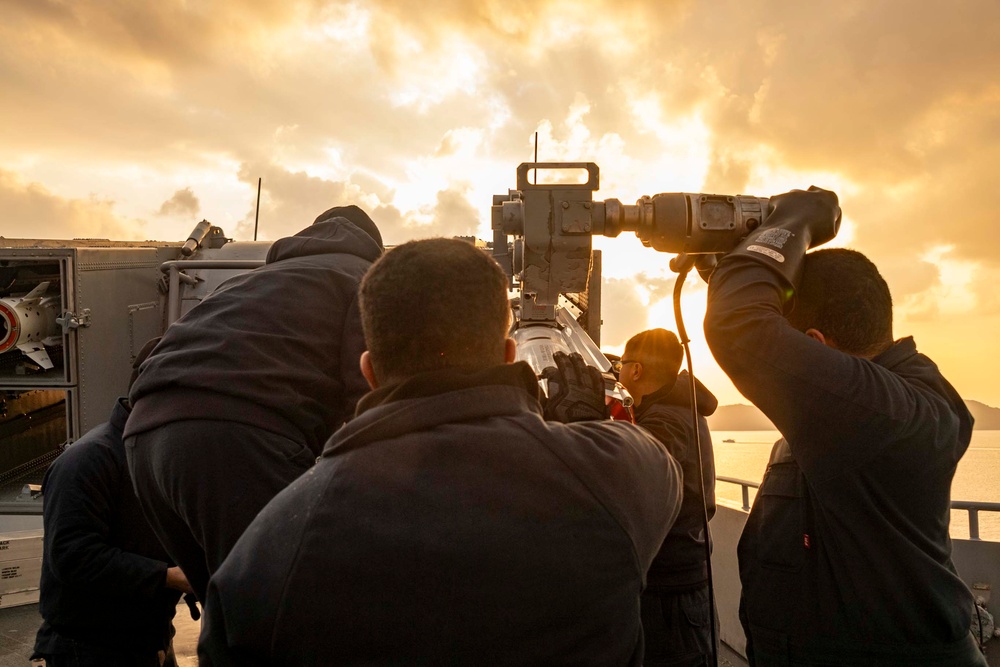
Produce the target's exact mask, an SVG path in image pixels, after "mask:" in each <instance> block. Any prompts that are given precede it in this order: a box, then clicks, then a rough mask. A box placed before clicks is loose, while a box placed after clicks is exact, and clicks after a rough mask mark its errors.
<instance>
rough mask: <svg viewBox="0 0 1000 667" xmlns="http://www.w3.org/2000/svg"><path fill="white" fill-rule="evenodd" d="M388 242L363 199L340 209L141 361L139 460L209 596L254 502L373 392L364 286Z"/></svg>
mask: <svg viewBox="0 0 1000 667" xmlns="http://www.w3.org/2000/svg"><path fill="white" fill-rule="evenodd" d="M381 253H382V238H381V236H380V235H379V232H378V229H377V228H376V227H375V224H374V223H373V222H372V221H371V219H370V218H369V217H368V216H367V215H366V214H365V213H364V212H363V211H362V210H361V209H359V208H358V207H356V206H347V207H337V208H334V209H330V210H329V211H327V212H326V213H324V214H323V215H321V216H320V217H319V218H317V221H316V222H315V223H314V224H313V225H312V226H310V227H308V228H306V229H304V230H302V231H301V232H299V233H298V234H296V235H295V236H292V237H288V238H283V239H279V240H277V241H275V242H274V244H273V245H272V246H271V248H270V251H269V252H268V254H267V260H266V264H265V265H264V266H263V267H261V268H259V269H256V270H254V271H250V272H248V273H244V274H242V275H239V276H236V277H234V278H231V279H229V280H227V281H226V282H224V283H223V284H222V285H220V286H219V288H218V289H216V290H215V292H213V293H212V294H211V295H210V296H209V297H208V298H206V299H205V300H204V301H202V302H201V303H200V304H199V305H198V306H196V307H195V308H193V309H192V310H191V311H190V312H188V313H187V314H186V315H185V316H184V317H182V318H181V319H180V320H178V321H177V322H175V323H174V324H173V325H171V326H170V328H169V329H168V330H167V332H166V333H165V334H164V336H163V340H162V341H160V344H159V345H158V346H157V347H156V349H155V350H154V351H153V353H152V355H151V356H150V357H149V359H147V360H146V361H145V363H144V364H143V365H142V367H141V369H140V374H139V378H138V380H137V381H136V383H135V385H134V387H133V388H132V392H131V395H130V398H131V400H132V404H133V412H132V416H131V417H130V418H129V421H128V424H127V426H126V428H125V438H126V441H125V442H126V445H127V447H128V450H127V451H128V456H129V469H130V471H131V473H132V478H133V482H134V483H135V488H136V493H137V495H138V497H139V501H140V502H141V503H142V505H143V510H144V511H145V512H146V514H147V516H148V517H149V519H150V523H151V524H152V526H153V529H154V530H155V531H156V534H157V535H158V536H159V537H160V539H161V540H162V542H163V545H164V546H165V547H166V548H167V552H168V553H170V555H171V556H172V557H173V558H174V560H175V561H176V562H177V563H178V564H179V565H180V566H181V568H182V569H183V570H184V572H185V573H186V574H187V575H188V579H189V580H190V581H191V585H192V587H193V588H194V590H195V593H197V595H198V597H199V599H202V600H204V596H205V589H206V587H207V585H208V578H209V576H210V575H211V573H212V572H214V571H215V569H216V568H217V567H218V566H219V565H220V564H221V563H222V561H223V559H224V558H225V556H226V554H227V553H229V549H230V548H232V546H233V544H235V543H236V540H237V539H238V538H239V536H240V535H241V534H242V532H243V530H244V529H245V528H246V526H247V525H249V523H250V521H251V520H253V518H254V516H256V514H257V512H258V511H260V509H261V508H262V507H263V506H264V505H265V504H267V502H268V501H269V500H270V499H271V498H272V497H274V495H275V494H276V493H278V491H280V490H281V489H283V488H285V487H286V486H287V485H288V484H289V483H290V482H291V481H292V480H293V479H295V478H296V477H298V476H299V475H301V474H302V473H303V472H305V471H306V470H307V469H308V468H309V467H310V466H311V465H312V464H313V463H314V461H315V460H316V457H317V456H318V455H319V453H320V452H321V451H322V448H323V443H324V442H326V439H327V438H328V437H329V436H330V434H331V433H332V432H333V431H334V430H335V429H336V428H337V427H339V426H340V425H341V424H342V423H343V422H344V421H345V420H346V419H347V418H348V417H350V415H351V414H352V412H353V410H354V405H355V403H356V402H357V400H358V398H359V397H360V396H362V395H363V394H364V393H365V391H366V389H367V384H366V383H365V380H364V378H363V376H362V375H361V372H360V370H359V369H358V357H359V356H360V355H361V352H362V351H364V349H365V345H364V336H363V334H362V331H361V320H360V316H359V312H358V303H357V290H358V284H359V282H360V280H361V276H362V275H364V273H365V271H366V270H367V269H368V267H369V266H370V265H371V263H372V262H373V261H374V260H375V259H376V258H378V256H379V255H381Z"/></svg>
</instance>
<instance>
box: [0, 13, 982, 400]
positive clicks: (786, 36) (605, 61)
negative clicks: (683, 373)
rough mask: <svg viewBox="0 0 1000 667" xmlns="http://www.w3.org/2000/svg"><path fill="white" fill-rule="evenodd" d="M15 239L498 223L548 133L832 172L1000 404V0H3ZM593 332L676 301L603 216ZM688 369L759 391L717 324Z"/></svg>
mask: <svg viewBox="0 0 1000 667" xmlns="http://www.w3.org/2000/svg"><path fill="white" fill-rule="evenodd" d="M0 15H2V16H3V20H2V21H0V235H3V236H6V237H48V238H72V237H104V238H113V239H159V240H178V241H179V240H183V239H184V238H186V235H187V233H188V232H189V231H190V230H191V228H192V227H193V226H194V223H195V222H197V221H198V220H200V219H202V218H207V219H209V220H211V221H212V222H213V223H215V224H217V225H220V226H221V227H223V229H225V231H226V232H227V234H228V235H229V236H231V237H233V238H235V239H237V240H249V239H250V238H251V237H252V234H253V231H252V230H253V208H254V199H255V196H256V186H257V179H258V177H261V178H263V195H262V203H261V222H260V226H261V232H260V235H261V238H263V239H274V238H278V237H280V236H283V235H287V234H290V233H294V232H295V231H298V230H299V229H301V228H302V227H304V226H306V225H307V224H309V223H310V222H311V221H312V220H313V218H314V217H315V216H316V214H317V213H319V212H320V211H322V210H324V209H326V208H329V207H330V206H334V205H337V204H346V203H356V204H359V205H360V206H362V207H363V208H365V209H366V210H368V211H369V212H370V213H371V215H372V217H373V218H374V219H375V221H376V222H377V223H378V224H379V226H380V227H381V229H382V232H383V236H384V237H385V239H386V242H387V243H398V242H401V241H404V240H407V239H411V238H418V237H427V236H436V235H453V234H476V235H478V236H480V237H483V238H490V232H489V206H490V203H491V198H492V195H493V194H495V193H505V192H506V191H507V189H508V188H512V187H514V185H515V169H516V167H517V165H518V164H519V163H520V162H525V161H530V160H531V158H532V151H533V137H534V133H535V132H536V131H537V132H538V133H539V159H540V160H543V161H557V160H562V161H593V162H596V163H597V164H598V165H599V166H600V168H601V190H600V191H599V192H598V193H597V194H596V196H597V197H598V198H601V199H603V198H609V197H615V198H618V199H620V200H621V201H622V202H625V203H633V202H634V201H635V200H636V199H637V198H638V197H639V196H641V195H644V194H655V193H657V192H670V191H687V192H714V193H726V194H736V193H747V194H756V195H762V196H767V195H772V194H777V193H779V192H783V191H785V190H788V189H791V188H796V187H800V188H805V187H808V186H809V185H812V184H815V185H819V186H822V187H825V188H829V189H833V190H835V191H837V192H838V194H839V195H840V199H841V205H842V207H843V210H844V219H845V224H844V227H843V231H842V233H841V236H840V237H839V238H838V239H837V241H836V242H835V244H837V245H846V246H849V247H854V248H856V249H858V250H861V251H862V252H865V253H866V254H868V255H869V256H870V257H871V258H872V259H873V260H874V261H875V262H876V264H878V265H879V267H880V268H881V270H882V271H883V273H884V275H885V276H886V278H887V280H888V282H889V285H890V287H891V288H892V291H893V295H894V298H895V302H896V326H895V330H896V335H897V336H903V335H910V334H912V335H914V336H915V337H916V340H917V344H918V347H919V349H921V351H923V352H925V353H927V354H928V355H929V356H931V357H932V358H933V359H935V360H936V361H937V362H938V364H939V365H940V366H941V367H942V369H943V371H944V372H945V374H946V376H947V377H949V378H950V379H951V381H952V382H953V384H955V386H956V387H957V388H958V390H959V392H960V393H961V394H962V395H963V396H964V397H966V398H969V399H976V400H980V401H983V402H985V403H988V404H990V405H994V406H1000V354H998V347H1000V220H998V215H997V213H996V212H995V211H996V209H997V208H998V203H997V202H996V200H995V199H994V197H995V194H996V193H997V192H998V190H1000V187H998V185H997V182H996V181H997V178H998V175H1000V3H998V2H997V1H996V0H955V1H953V2H948V3H944V2H940V3H930V2H910V1H905V0H886V1H882V2H879V1H871V0H865V1H861V0H842V1H841V2H836V3H803V2H792V1H785V2H780V1H777V0H720V1H716V2H705V1H703V2H693V1H679V2H656V1H649V2H642V1H637V0H616V1H615V2H596V1H595V2H586V1H583V0H578V1H575V2H559V1H552V2H549V1H544V0H539V1H526V0H505V1H503V2H500V1H498V0H483V1H479V2H465V1H463V0H451V1H443V2H436V3H414V2H408V1H404V0H381V1H370V2H362V1H359V2H321V1H319V0H314V1H292V0H240V1H237V0H218V1H209V0H205V1H199V0H159V1H158V2H155V3H154V2H138V1H129V0H0ZM596 245H597V246H598V247H601V248H602V249H604V252H605V276H606V279H607V280H606V283H605V289H604V298H605V309H604V321H605V328H604V342H605V343H606V345H605V347H606V348H607V349H609V350H620V349H621V346H622V344H623V343H624V341H625V340H626V339H627V338H628V336H630V335H631V334H632V333H635V332H637V331H639V330H642V329H644V328H648V327H653V326H665V327H667V328H673V327H674V321H673V315H672V312H671V307H670V304H669V295H670V287H671V284H672V282H673V274H671V273H670V272H669V270H668V269H667V261H668V259H669V258H668V257H666V256H664V255H659V254H657V253H655V252H653V251H652V250H646V249H644V248H642V246H641V245H640V244H639V243H638V242H637V241H636V240H635V239H634V238H629V239H625V238H619V239H606V240H599V241H597V243H596ZM704 300H705V288H704V285H703V284H702V283H701V282H700V281H698V280H697V279H694V280H692V281H690V285H689V286H688V287H687V288H686V298H685V317H686V320H687V324H688V329H689V331H690V333H691V335H692V337H693V338H694V339H695V341H694V351H695V363H696V373H697V374H698V375H700V376H701V377H702V378H703V380H704V381H705V383H706V384H707V385H709V387H710V388H712V389H713V390H715V391H716V393H717V394H718V396H719V398H720V401H721V402H722V403H723V404H726V403H734V402H743V399H742V398H741V397H740V396H739V395H738V394H737V392H736V391H735V389H734V388H733V387H732V385H731V384H729V382H728V380H726V379H725V376H724V375H722V373H721V372H720V371H719V370H718V368H717V367H716V366H715V364H714V362H712V360H711V357H710V355H709V354H708V352H707V348H706V347H705V345H704V342H703V340H702V339H703V335H702V332H701V319H702V315H703V313H704Z"/></svg>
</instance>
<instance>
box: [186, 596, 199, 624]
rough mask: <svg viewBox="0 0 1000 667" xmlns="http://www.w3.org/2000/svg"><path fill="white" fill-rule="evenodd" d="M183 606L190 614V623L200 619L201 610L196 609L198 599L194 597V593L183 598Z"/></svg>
mask: <svg viewBox="0 0 1000 667" xmlns="http://www.w3.org/2000/svg"><path fill="white" fill-rule="evenodd" d="M184 604H186V605H187V607H188V613H190V614H191V620H192V621H197V620H198V619H199V618H201V610H200V609H198V598H196V597H195V596H194V593H188V594H186V595H185V596H184Z"/></svg>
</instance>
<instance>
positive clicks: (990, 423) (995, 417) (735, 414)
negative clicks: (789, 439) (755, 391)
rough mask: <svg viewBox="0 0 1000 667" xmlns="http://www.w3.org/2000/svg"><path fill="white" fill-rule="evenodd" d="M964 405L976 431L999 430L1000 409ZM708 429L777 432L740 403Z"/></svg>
mask: <svg viewBox="0 0 1000 667" xmlns="http://www.w3.org/2000/svg"><path fill="white" fill-rule="evenodd" d="M965 404H966V406H968V408H969V412H971V413H972V416H973V418H975V420H976V425H975V429H976V430H981V431H993V430H1000V408H994V407H991V406H989V405H986V404H985V403H980V402H979V401H966V402H965ZM708 427H709V428H710V429H712V430H713V431H775V430H777V429H775V428H774V424H772V423H771V421H770V420H769V419H768V418H767V417H765V416H764V413H763V412H761V411H760V410H758V409H757V408H756V407H754V406H752V405H744V404H741V403H738V404H735V405H722V406H719V408H718V409H717V410H716V411H715V414H714V415H712V416H711V417H709V418H708Z"/></svg>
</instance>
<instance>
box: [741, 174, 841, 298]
mask: <svg viewBox="0 0 1000 667" xmlns="http://www.w3.org/2000/svg"><path fill="white" fill-rule="evenodd" d="M839 229H840V204H839V203H838V200H837V195H836V193H833V192H831V191H829V190H823V189H821V188H817V187H816V186H811V187H810V188H809V189H808V190H792V191H791V192H786V193H785V194H782V195H777V196H775V197H771V202H770V205H769V206H768V216H767V218H766V219H765V220H764V223H763V224H762V225H761V226H760V227H758V228H757V229H756V230H754V231H752V232H750V234H749V235H747V237H746V238H745V239H743V240H742V241H741V242H740V244H739V245H738V246H736V249H735V250H733V251H732V252H731V253H729V255H727V258H728V257H746V258H748V259H753V260H755V261H757V262H760V263H762V264H764V265H765V266H767V267H769V268H771V269H772V270H773V271H775V272H777V273H778V275H780V276H781V277H782V278H784V279H785V281H787V283H788V286H789V287H791V288H792V289H795V288H797V287H798V285H799V280H800V279H801V278H802V264H803V259H804V258H805V254H806V251H807V250H809V249H810V248H815V247H816V246H818V245H821V244H823V243H826V242H827V241H829V240H830V239H832V238H833V237H834V236H836V235H837V231H838V230H839Z"/></svg>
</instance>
